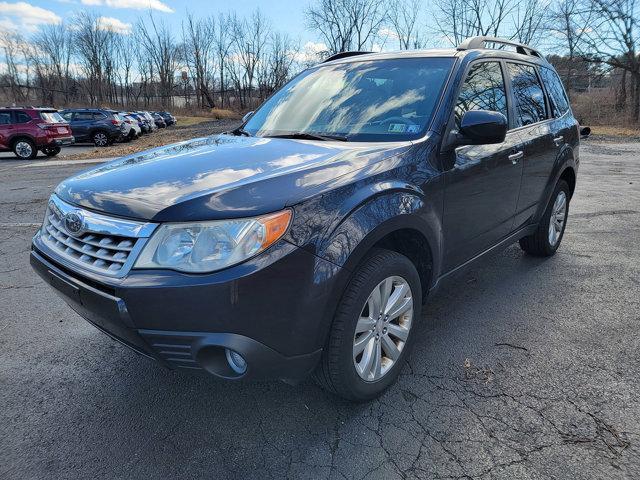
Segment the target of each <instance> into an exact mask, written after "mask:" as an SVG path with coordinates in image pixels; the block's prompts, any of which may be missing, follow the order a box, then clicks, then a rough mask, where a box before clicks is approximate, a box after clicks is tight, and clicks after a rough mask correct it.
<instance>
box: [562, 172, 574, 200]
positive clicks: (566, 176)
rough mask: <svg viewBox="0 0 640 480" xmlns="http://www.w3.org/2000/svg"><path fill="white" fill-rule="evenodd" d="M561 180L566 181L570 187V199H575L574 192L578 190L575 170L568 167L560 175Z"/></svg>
mask: <svg viewBox="0 0 640 480" xmlns="http://www.w3.org/2000/svg"><path fill="white" fill-rule="evenodd" d="M560 180H564V181H565V182H567V185H569V197H573V192H574V190H575V189H576V172H575V170H574V169H573V168H571V167H567V168H565V169H564V171H563V172H562V175H560Z"/></svg>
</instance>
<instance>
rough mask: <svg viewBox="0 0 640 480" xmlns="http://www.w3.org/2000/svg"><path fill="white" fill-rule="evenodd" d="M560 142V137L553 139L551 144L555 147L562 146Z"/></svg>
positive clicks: (561, 138)
mask: <svg viewBox="0 0 640 480" xmlns="http://www.w3.org/2000/svg"><path fill="white" fill-rule="evenodd" d="M562 142H564V137H563V136H562V135H560V136H559V137H556V138H554V139H553V143H555V144H556V147H559V146H560V145H562Z"/></svg>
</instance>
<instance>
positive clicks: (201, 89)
mask: <svg viewBox="0 0 640 480" xmlns="http://www.w3.org/2000/svg"><path fill="white" fill-rule="evenodd" d="M215 34H216V22H215V18H212V17H208V18H202V19H195V18H194V17H193V14H191V13H188V14H187V19H186V21H185V22H183V23H182V37H183V56H184V63H185V64H186V65H187V68H188V69H189V71H190V73H191V78H193V80H194V85H195V89H196V94H197V95H196V97H197V104H198V106H199V107H201V106H204V105H205V104H206V105H207V106H208V107H210V108H213V107H215V98H214V94H213V85H212V84H211V80H212V69H213V66H214V58H213V53H214V47H215V39H216V37H215Z"/></svg>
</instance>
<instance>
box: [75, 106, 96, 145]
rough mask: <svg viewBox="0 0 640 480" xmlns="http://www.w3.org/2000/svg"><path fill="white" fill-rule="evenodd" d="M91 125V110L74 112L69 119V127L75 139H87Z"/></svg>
mask: <svg viewBox="0 0 640 480" xmlns="http://www.w3.org/2000/svg"><path fill="white" fill-rule="evenodd" d="M92 125H93V112H75V113H74V114H73V118H72V120H71V128H72V130H73V135H74V136H75V137H76V141H78V140H79V141H85V140H88V139H89V130H90V129H91V127H92Z"/></svg>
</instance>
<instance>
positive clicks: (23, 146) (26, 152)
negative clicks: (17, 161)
mask: <svg viewBox="0 0 640 480" xmlns="http://www.w3.org/2000/svg"><path fill="white" fill-rule="evenodd" d="M15 148H16V155H18V156H19V157H20V158H29V157H30V156H31V155H32V154H33V147H32V146H31V144H30V143H29V142H18V143H16V147H15Z"/></svg>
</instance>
